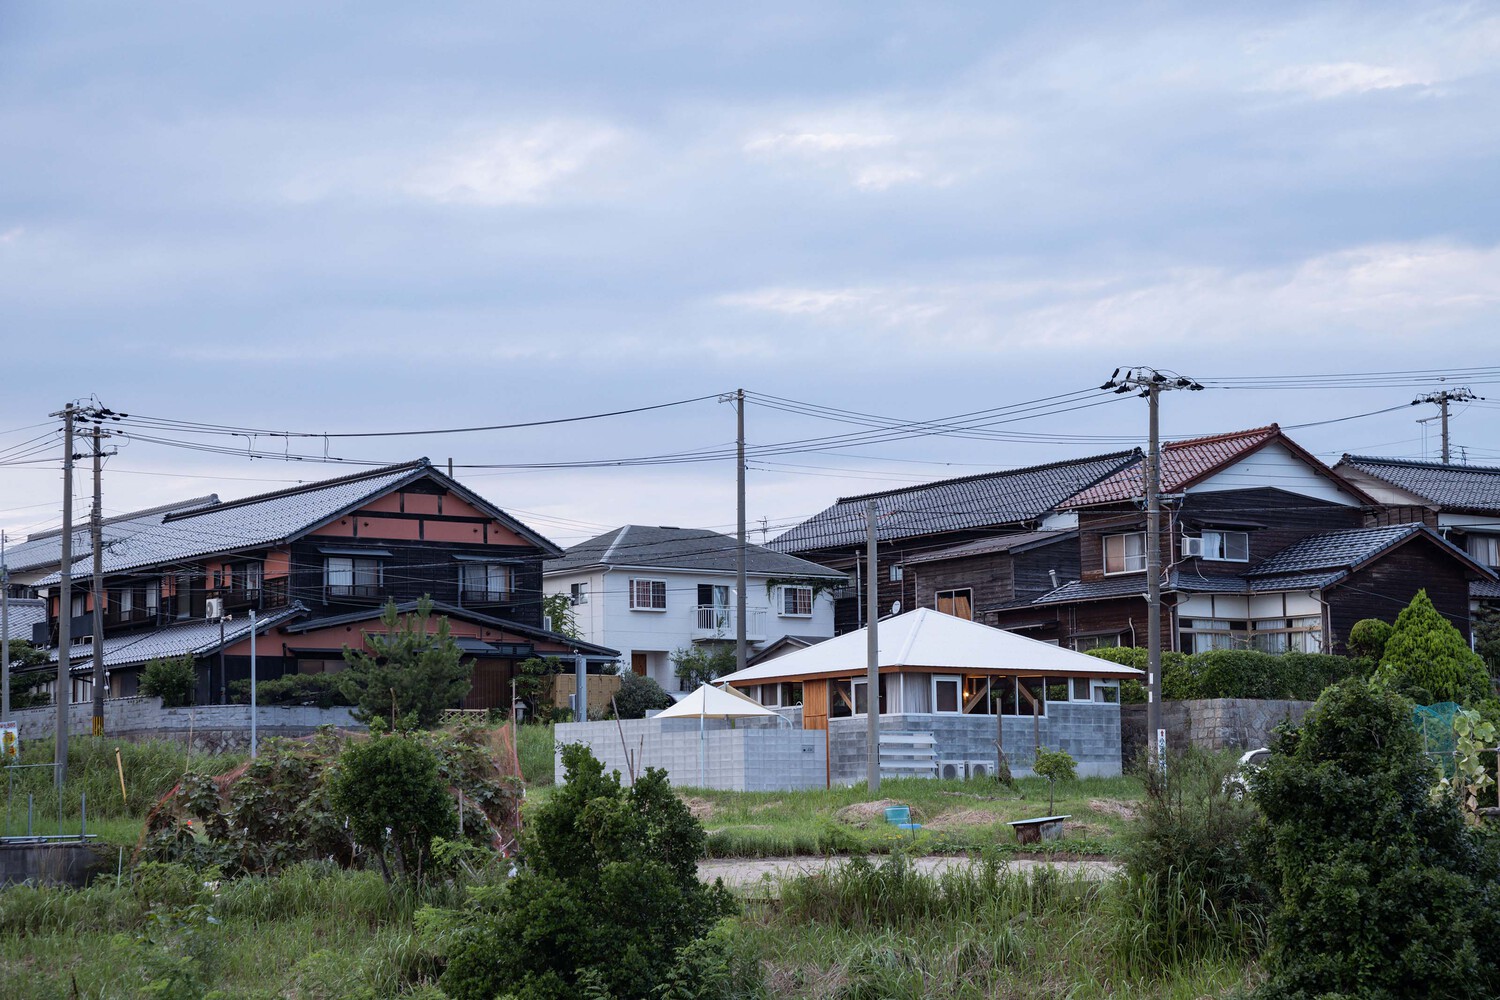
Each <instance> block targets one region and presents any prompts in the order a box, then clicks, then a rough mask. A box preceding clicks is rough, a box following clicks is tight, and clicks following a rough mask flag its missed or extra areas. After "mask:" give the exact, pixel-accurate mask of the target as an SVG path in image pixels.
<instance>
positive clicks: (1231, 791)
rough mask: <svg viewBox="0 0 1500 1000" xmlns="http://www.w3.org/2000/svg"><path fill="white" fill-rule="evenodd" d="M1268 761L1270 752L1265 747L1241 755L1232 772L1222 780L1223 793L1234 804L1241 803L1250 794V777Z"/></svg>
mask: <svg viewBox="0 0 1500 1000" xmlns="http://www.w3.org/2000/svg"><path fill="white" fill-rule="evenodd" d="M1270 759H1271V751H1270V750H1269V749H1268V748H1266V747H1261V748H1260V749H1259V750H1247V751H1246V752H1245V753H1243V754H1241V755H1240V762H1239V764H1238V765H1237V766H1236V767H1235V769H1234V772H1233V773H1232V774H1230V775H1229V777H1227V778H1225V779H1224V791H1225V792H1226V793H1227V794H1228V795H1229V797H1230V798H1231V799H1234V800H1235V801H1236V802H1240V801H1243V800H1244V798H1245V797H1246V796H1247V795H1249V794H1250V775H1252V774H1254V773H1255V772H1256V771H1259V770H1260V769H1261V768H1263V767H1265V766H1266V762H1267V761H1268V760H1270Z"/></svg>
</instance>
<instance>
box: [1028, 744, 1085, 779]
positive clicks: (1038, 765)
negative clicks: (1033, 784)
mask: <svg viewBox="0 0 1500 1000" xmlns="http://www.w3.org/2000/svg"><path fill="white" fill-rule="evenodd" d="M1031 770H1032V771H1033V772H1035V773H1036V774H1037V775H1038V776H1040V777H1043V778H1046V779H1047V780H1048V781H1077V780H1078V764H1077V762H1076V761H1074V760H1073V755H1072V754H1070V753H1068V751H1066V750H1048V749H1047V748H1046V747H1037V748H1036V759H1035V760H1034V761H1032V764H1031Z"/></svg>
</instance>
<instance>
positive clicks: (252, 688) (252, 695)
mask: <svg viewBox="0 0 1500 1000" xmlns="http://www.w3.org/2000/svg"><path fill="white" fill-rule="evenodd" d="M255 736H256V733H255V608H253V607H252V608H251V609H250V759H251V760H254V759H255V756H256V752H257V750H258V746H259V744H258V742H257V741H256V738H255Z"/></svg>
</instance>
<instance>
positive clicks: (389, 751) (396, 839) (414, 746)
mask: <svg viewBox="0 0 1500 1000" xmlns="http://www.w3.org/2000/svg"><path fill="white" fill-rule="evenodd" d="M329 795H330V800H331V802H332V804H333V808H334V809H335V810H337V811H338V812H340V813H342V814H344V815H345V816H347V817H348V818H349V832H350V833H351V834H352V835H353V836H354V840H355V842H356V843H358V844H359V845H360V846H361V847H363V848H365V849H366V850H368V851H371V852H372V853H374V854H375V856H376V857H378V858H379V859H380V873H381V874H382V875H384V876H385V879H386V881H387V882H389V881H390V880H391V873H390V866H391V865H394V866H395V869H396V871H397V873H398V874H400V875H402V876H403V877H405V876H409V875H415V876H416V877H417V878H418V879H420V878H421V877H422V873H423V871H425V870H426V869H427V868H428V867H430V862H431V858H432V839H433V838H434V837H448V836H452V834H453V831H454V829H455V827H456V825H457V824H456V822H455V819H454V812H453V802H452V800H451V799H450V798H449V796H448V789H447V784H446V783H445V782H444V781H443V779H442V778H441V776H440V775H439V774H438V758H437V754H435V753H433V752H432V750H430V749H429V748H428V747H426V746H425V745H423V744H422V743H420V742H419V741H418V740H417V739H416V738H415V737H413V736H410V735H404V734H400V733H390V734H387V735H385V736H376V737H373V738H372V739H369V740H367V741H365V742H362V743H360V742H350V743H349V744H347V745H346V746H345V747H344V752H343V753H342V754H340V755H339V766H338V771H337V773H336V774H335V775H334V776H333V780H332V781H331V782H330V784H329Z"/></svg>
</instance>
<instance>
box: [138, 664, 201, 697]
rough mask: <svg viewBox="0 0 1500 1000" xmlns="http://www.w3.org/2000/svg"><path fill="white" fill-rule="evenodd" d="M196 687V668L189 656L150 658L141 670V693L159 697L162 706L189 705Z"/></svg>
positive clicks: (195, 693) (195, 692)
mask: <svg viewBox="0 0 1500 1000" xmlns="http://www.w3.org/2000/svg"><path fill="white" fill-rule="evenodd" d="M197 689H198V670H197V668H196V667H195V666H193V658H192V657H191V656H173V657H169V658H166V659H160V660H152V661H151V662H150V663H148V664H146V669H145V670H143V671H142V672H141V693H142V694H145V695H150V696H151V697H154V698H160V699H161V703H162V707H164V708H181V707H183V706H184V705H191V704H192V703H193V702H194V700H195V698H196V695H197Z"/></svg>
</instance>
